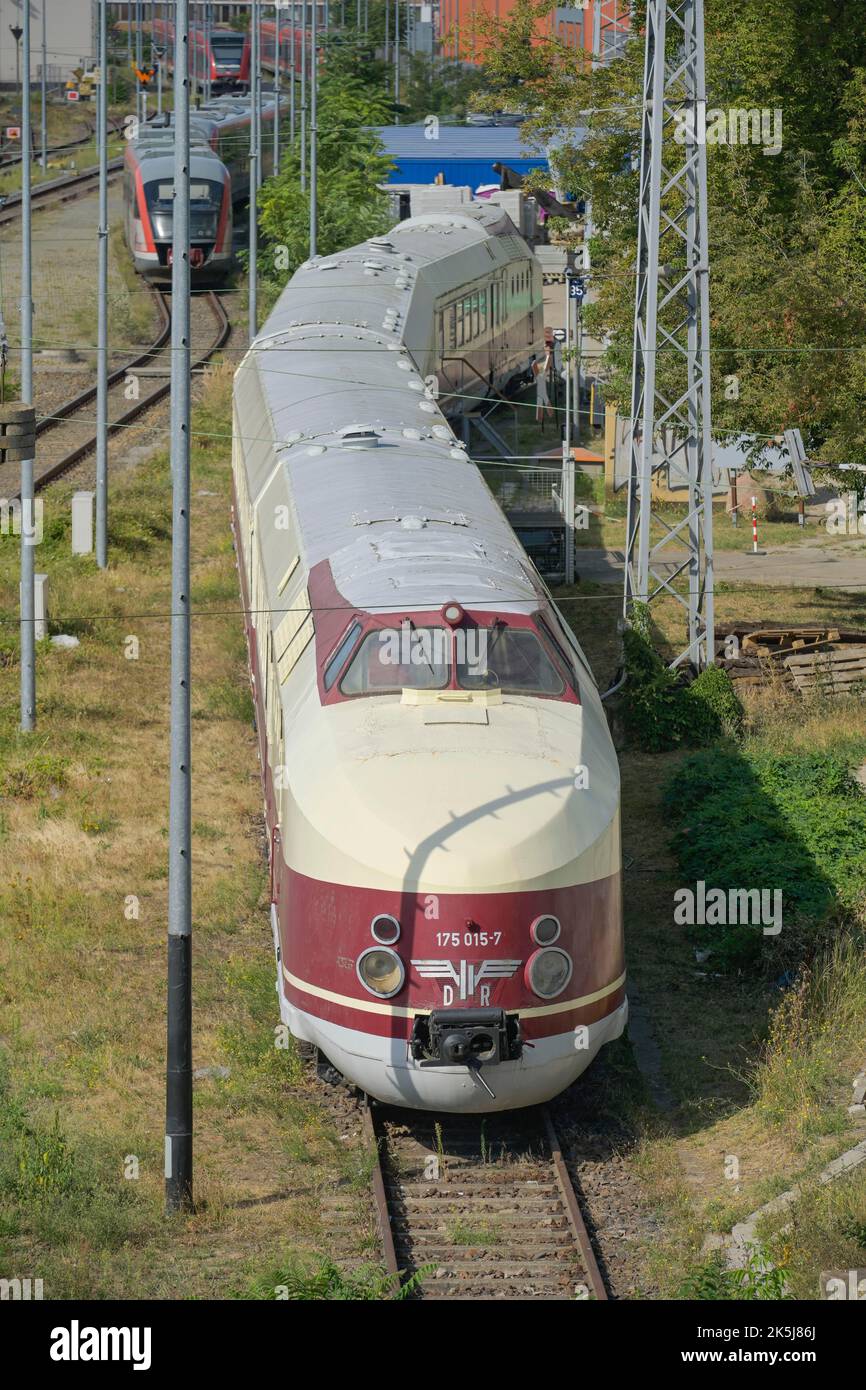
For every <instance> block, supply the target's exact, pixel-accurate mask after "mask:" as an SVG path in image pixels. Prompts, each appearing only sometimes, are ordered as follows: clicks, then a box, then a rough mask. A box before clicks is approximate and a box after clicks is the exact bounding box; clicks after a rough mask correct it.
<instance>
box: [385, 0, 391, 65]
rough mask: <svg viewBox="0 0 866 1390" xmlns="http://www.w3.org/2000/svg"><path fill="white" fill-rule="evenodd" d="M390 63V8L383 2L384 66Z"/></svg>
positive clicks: (386, 0)
mask: <svg viewBox="0 0 866 1390" xmlns="http://www.w3.org/2000/svg"><path fill="white" fill-rule="evenodd" d="M390 61H391V6H390V4H389V3H388V0H385V66H386V67H387V66H388V64H389V62H390Z"/></svg>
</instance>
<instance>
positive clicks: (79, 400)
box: [34, 290, 232, 492]
mask: <svg viewBox="0 0 866 1390" xmlns="http://www.w3.org/2000/svg"><path fill="white" fill-rule="evenodd" d="M154 293H155V294H156V295H158V297H159V299H160V301H161V303H162V312H163V314H164V316H165V322H164V324H163V327H162V328H161V329H160V336H159V338H158V339H157V340H156V341H155V342H154V343H153V344H151V346H150V348H148V349H147V351H146V352H145V353H142V354H141V355H140V356H139V357H138V358H136V359H135V360H136V362H137V363H138V364H139V365H140V364H141V363H142V362H144V361H148V360H150V359H151V358H152V357H153V356H154V355H155V353H157V352H158V351H159V350H160V348H159V347H157V343H159V344H160V347H161V346H163V345H164V344H165V342H166V339H167V337H168V334H169V333H170V332H171V319H170V312H169V309H168V306H167V302H166V301H167V300H168V299H169V298H170V296H169V295H168V293H167V292H164V291H162V290H155V291H154ZM204 297H205V298H206V299H207V301H208V305H209V307H210V309H211V310H212V312H213V315H214V318H215V319H216V322H217V333H216V335H215V337H214V338H213V340H212V342H211V343H210V344H209V346H208V347H207V348H206V350H205V351H204V352H203V353H201V354H200V355H199V356H197V357H196V358H195V360H194V362H193V369H195V368H197V367H202V366H204V364H205V363H206V362H208V361H210V359H211V358H212V357H213V356H214V354H215V353H217V352H219V351H220V349H221V348H223V347H224V346H225V344H226V342H227V341H228V337H229V334H230V333H231V328H232V326H231V322H230V320H229V317H228V314H227V313H226V311H225V307H224V306H223V304H222V301H221V300H220V298H219V296H218V295H217V294H216V293H215V291H213V290H208V291H207V292H206V294H205V296H204ZM131 365H132V364H131V363H126V364H125V366H124V367H123V368H118V370H117V371H115V372H114V373H112V377H111V380H112V381H113V383H114V384H115V385H117V384H118V382H119V381H120V380H121V379H122V378H123V377H124V375H125V373H126V372H127V371H128V370H129V369H130V367H131ZM170 391H171V380H170V379H167V380H166V381H164V382H162V383H161V384H160V385H159V386H157V387H156V388H155V390H153V391H151V392H149V393H148V395H146V396H144V397H142V399H141V400H138V401H136V402H135V403H134V405H132V406H131V407H130V408H129V410H126V411H124V412H123V414H122V415H119V416H118V417H117V418H116V419H114V420H109V422H108V433H109V436H110V435H111V434H112V433H114V432H116V431H117V430H119V429H122V428H123V427H124V426H126V425H131V424H133V423H134V421H135V420H136V419H137V418H138V416H139V415H142V414H143V413H144V412H145V411H146V410H148V409H149V408H150V407H151V406H153V405H156V404H157V403H158V402H159V401H161V400H163V399H164V398H165V397H166V396H167V395H168V394H169V392H170ZM95 395H96V389H95V387H89V388H88V389H87V391H83V392H81V394H80V395H78V396H76V397H75V399H74V401H68V402H67V403H66V405H63V406H60V407H59V408H58V410H57V411H55V412H54V414H55V415H58V416H60V417H61V418H60V423H63V422H64V421H67V422H68V421H69V419H70V417H71V415H72V414H73V413H74V411H75V410H76V409H80V408H81V406H82V405H86V404H88V403H89V402H90V401H91V400H93V399H94V397H95ZM52 423H54V422H53V420H52V421H41V422H40V425H41V426H42V427H48V426H49V425H50V424H52ZM40 425H38V426H37V429H39V428H40ZM95 448H96V422H95V421H93V424H92V432H91V433H89V434H88V438H87V439H85V440H84V441H83V442H82V443H81V444H77V445H76V446H75V448H74V449H70V450H69V451H68V453H66V454H64V455H63V457H62V458H60V459H58V460H57V462H56V463H53V464H51V465H50V466H49V467H48V468H46V469H45V471H44V472H43V473H40V475H39V477H38V478H37V479H36V482H35V485H34V490H35V491H36V492H41V491H42V489H43V488H45V487H47V485H48V484H49V483H53V482H56V481H57V479H58V478H61V477H62V476H63V475H64V473H68V472H69V470H70V469H71V468H74V467H75V465H76V464H77V463H80V462H81V460H82V459H83V458H85V457H86V456H87V455H88V454H89V453H91V452H92V451H93V450H94V449H95ZM37 457H38V455H37Z"/></svg>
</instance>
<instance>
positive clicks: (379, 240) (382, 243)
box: [367, 236, 394, 251]
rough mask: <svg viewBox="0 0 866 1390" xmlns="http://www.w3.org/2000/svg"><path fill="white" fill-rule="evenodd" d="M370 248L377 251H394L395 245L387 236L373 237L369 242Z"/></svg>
mask: <svg viewBox="0 0 866 1390" xmlns="http://www.w3.org/2000/svg"><path fill="white" fill-rule="evenodd" d="M367 245H368V246H372V247H374V248H375V250H377V251H393V250H394V243H393V241H392V240H391V238H390V237H387V236H371V237H370V238H369V240H368V241H367Z"/></svg>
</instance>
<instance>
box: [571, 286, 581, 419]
mask: <svg viewBox="0 0 866 1390" xmlns="http://www.w3.org/2000/svg"><path fill="white" fill-rule="evenodd" d="M574 313H575V318H576V319H577V323H576V325H575V334H574V339H575V344H574V400H573V402H572V410H573V413H574V431H573V436H574V442H575V444H577V445H578V446H579V445H580V354H581V352H582V351H583V300H582V299H576V300H575V301H574Z"/></svg>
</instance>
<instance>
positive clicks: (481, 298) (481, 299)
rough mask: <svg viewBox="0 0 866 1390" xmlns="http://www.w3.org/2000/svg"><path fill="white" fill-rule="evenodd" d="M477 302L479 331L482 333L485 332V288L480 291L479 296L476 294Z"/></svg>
mask: <svg viewBox="0 0 866 1390" xmlns="http://www.w3.org/2000/svg"><path fill="white" fill-rule="evenodd" d="M478 302H479V304H480V306H481V332H482V333H486V332H487V290H486V289H483V290H482V291H481V293H480V294H479V296H478Z"/></svg>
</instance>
